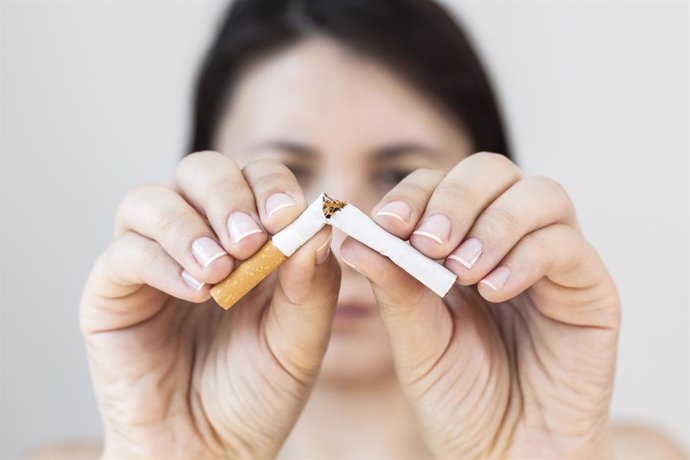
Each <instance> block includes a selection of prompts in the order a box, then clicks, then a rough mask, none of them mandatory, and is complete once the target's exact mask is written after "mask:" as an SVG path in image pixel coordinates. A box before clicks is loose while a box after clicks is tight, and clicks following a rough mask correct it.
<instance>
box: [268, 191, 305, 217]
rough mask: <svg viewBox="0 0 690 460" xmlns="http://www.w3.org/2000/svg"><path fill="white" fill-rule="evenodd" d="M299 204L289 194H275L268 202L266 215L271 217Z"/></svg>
mask: <svg viewBox="0 0 690 460" xmlns="http://www.w3.org/2000/svg"><path fill="white" fill-rule="evenodd" d="M296 204H297V202H296V201H295V199H294V198H293V197H291V196H290V195H288V194H287V193H274V194H273V195H271V196H270V197H268V200H266V215H267V216H268V217H271V216H272V215H273V214H275V213H276V212H278V211H280V210H281V209H285V208H287V207H290V206H294V205H296Z"/></svg>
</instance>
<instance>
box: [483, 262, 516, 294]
mask: <svg viewBox="0 0 690 460" xmlns="http://www.w3.org/2000/svg"><path fill="white" fill-rule="evenodd" d="M508 276H510V268H508V267H506V266H505V265H501V266H500V267H498V268H497V269H495V270H494V271H492V272H491V273H489V275H488V276H487V277H486V278H484V279H483V280H481V281H480V282H479V284H481V283H484V284H486V285H487V286H489V287H490V288H491V289H493V290H494V291H498V290H499V289H501V288H502V287H503V285H505V284H506V281H507V280H508Z"/></svg>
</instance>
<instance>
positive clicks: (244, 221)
mask: <svg viewBox="0 0 690 460" xmlns="http://www.w3.org/2000/svg"><path fill="white" fill-rule="evenodd" d="M228 231H229V232H230V239H231V240H232V242H233V243H239V242H240V241H242V240H243V239H244V238H246V237H248V236H249V235H253V234H255V233H261V228H260V227H259V224H257V223H256V222H255V221H254V219H252V217H251V216H250V215H249V214H247V213H245V212H233V213H232V214H230V217H229V218H228Z"/></svg>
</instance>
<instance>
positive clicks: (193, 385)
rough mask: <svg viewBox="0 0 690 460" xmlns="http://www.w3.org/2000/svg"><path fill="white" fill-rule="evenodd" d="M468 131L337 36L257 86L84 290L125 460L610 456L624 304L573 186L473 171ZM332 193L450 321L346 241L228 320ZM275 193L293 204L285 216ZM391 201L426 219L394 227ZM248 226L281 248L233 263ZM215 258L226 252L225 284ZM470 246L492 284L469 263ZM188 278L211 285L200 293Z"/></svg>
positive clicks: (98, 378) (137, 212)
mask: <svg viewBox="0 0 690 460" xmlns="http://www.w3.org/2000/svg"><path fill="white" fill-rule="evenodd" d="M458 126H460V125H459V124H458V123H456V122H454V120H453V119H452V117H451V116H450V115H449V114H448V113H446V112H445V111H444V110H443V109H442V108H441V107H439V106H438V105H436V104H435V103H434V102H433V101H432V100H430V99H429V98H428V97H426V96H425V95H424V94H422V93H421V92H419V91H418V90H417V89H416V88H414V87H412V86H410V85H408V84H407V83H406V82H405V81H404V80H402V79H401V78H400V77H399V76H398V75H397V74H395V72H393V71H392V70H391V69H388V68H386V67H385V66H383V65H382V64H380V63H378V62H376V61H374V60H371V59H370V58H368V57H366V56H362V55H357V54H355V53H353V52H351V51H349V50H348V49H346V48H343V47H341V46H340V45H338V44H337V43H334V42H332V41H330V40H328V39H325V38H314V39H310V40H307V41H305V42H303V43H301V44H298V45H296V46H294V47H291V48H289V49H287V50H285V51H282V52H280V54H277V55H273V56H269V57H266V58H264V59H262V60H259V61H257V62H255V63H254V64H252V65H250V66H248V67H247V68H246V69H245V71H244V73H243V75H242V76H241V78H240V80H239V82H238V85H237V86H236V88H235V91H234V95H233V98H232V101H231V103H229V104H228V106H227V109H226V112H225V116H224V117H223V119H222V121H221V123H220V126H219V127H218V131H217V136H216V140H215V145H216V149H217V152H200V153H196V154H193V155H190V156H188V157H187V158H185V159H184V160H183V161H182V162H181V163H180V165H179V167H178V170H177V173H176V177H175V181H174V185H173V186H172V187H165V186H161V185H144V186H140V187H137V188H135V189H133V190H132V191H130V192H129V193H128V195H127V196H126V197H125V198H124V200H123V202H122V204H121V206H120V208H119V210H118V214H117V225H116V227H117V228H116V235H115V239H114V241H113V243H112V244H111V246H110V247H109V248H108V249H107V250H106V251H105V252H104V253H103V255H102V256H101V257H100V258H99V259H98V261H97V262H96V264H95V266H94V269H93V271H92V273H91V276H90V278H89V280H88V282H87V285H86V287H85V290H84V294H83V298H82V305H81V326H82V330H83V334H84V337H85V341H86V344H87V348H88V352H89V358H90V363H91V370H92V375H93V381H94V387H95V390H96V395H97V399H98V403H99V407H100V410H101V414H102V416H103V419H104V423H105V453H104V456H105V457H106V458H109V457H148V458H151V457H155V458H217V457H251V458H265V457H274V456H276V455H278V454H280V455H281V456H283V457H302V458H303V457H304V456H305V455H307V454H308V455H310V456H312V457H334V456H338V457H350V456H358V457H371V458H382V457H388V458H393V457H394V458H405V457H416V458H420V457H428V456H432V455H433V456H438V457H444V458H446V457H452V458H468V457H483V458H494V457H506V458H598V457H611V456H612V455H613V454H614V452H613V450H612V443H611V436H610V424H609V404H610V401H611V392H612V387H613V377H614V369H615V358H616V347H617V337H618V327H619V321H620V302H619V298H618V294H617V291H616V287H615V285H614V283H613V281H612V279H611V277H610V276H609V274H608V272H607V270H606V268H605V266H604V264H603V263H602V261H601V259H600V257H599V255H598V254H597V252H596V251H595V250H594V248H592V246H591V245H590V244H589V243H588V242H587V241H586V239H585V238H584V237H583V235H582V233H581V231H580V228H579V225H578V223H577V220H576V216H575V211H574V207H573V204H572V202H571V200H570V199H569V197H568V195H567V193H566V192H565V191H564V190H563V188H562V187H561V186H560V185H559V184H558V183H556V182H555V181H553V180H552V179H548V178H544V177H525V176H524V174H523V173H522V172H521V171H520V169H519V168H518V167H517V166H516V165H515V164H513V163H512V162H510V161H508V160H507V159H506V158H505V157H503V156H500V155H496V154H493V153H485V152H483V153H474V148H473V146H472V142H471V139H470V137H469V136H468V135H467V134H466V133H465V132H464V131H463V130H462V128H459V127H458ZM324 190H325V191H327V193H329V194H330V195H331V196H334V197H336V198H339V199H343V200H346V201H350V202H352V203H354V204H355V205H357V206H358V207H359V208H360V209H362V210H364V211H366V212H370V214H371V216H372V218H374V220H376V222H377V223H379V224H380V225H381V226H383V227H384V228H386V229H387V230H388V231H390V232H391V233H394V234H396V235H397V236H399V237H401V238H403V239H409V241H410V244H412V245H413V246H414V247H416V248H417V249H418V250H420V251H421V252H423V253H424V254H426V255H428V256H429V257H432V258H435V259H442V260H443V263H444V264H445V265H446V267H448V268H449V269H451V270H452V271H454V272H455V273H457V274H458V283H457V285H456V286H455V287H454V288H452V290H451V292H450V293H449V294H448V295H447V296H446V298H445V299H441V298H439V297H437V296H435V295H434V294H433V293H431V292H430V291H428V290H427V289H426V288H425V287H424V286H422V285H421V284H419V283H418V282H416V281H415V280H414V279H413V278H411V277H410V276H409V275H408V274H406V273H405V272H404V271H403V270H401V269H399V268H398V267H397V266H395V265H394V264H392V263H391V262H390V261H389V260H388V259H386V258H385V257H383V256H381V255H379V254H377V253H375V252H374V251H372V250H370V249H368V248H367V247H365V246H363V245H362V244H360V243H358V242H356V241H354V240H351V239H349V238H345V237H344V236H343V235H341V234H339V233H338V232H335V231H333V234H332V236H331V233H330V232H331V230H329V229H328V228H326V229H324V230H322V231H321V232H320V233H319V234H318V235H317V236H315V237H314V238H313V239H312V240H311V241H310V242H308V243H307V244H306V245H305V246H304V247H302V248H301V249H300V250H298V251H297V253H295V255H294V256H293V257H291V258H290V259H289V260H288V261H287V262H286V263H285V264H284V265H282V266H281V267H280V269H279V270H278V271H277V273H275V274H274V275H275V276H271V277H270V278H269V279H267V280H266V282H264V283H262V285H261V286H260V287H259V288H257V289H255V290H254V291H252V292H251V293H250V294H249V295H248V296H247V297H245V298H244V299H243V300H242V301H241V302H240V303H239V304H238V305H236V306H235V307H233V308H232V309H231V310H229V311H227V312H225V311H223V310H222V309H220V308H219V307H217V306H216V305H215V304H214V302H213V301H209V298H210V295H209V286H208V285H209V284H213V283H215V282H218V281H220V280H221V279H223V278H224V277H225V276H227V275H228V274H229V273H230V272H231V270H232V269H233V267H234V266H236V265H237V264H238V263H239V261H241V260H243V259H246V258H247V257H249V256H251V255H252V254H253V253H254V252H256V251H257V250H258V249H259V248H260V247H261V246H262V245H263V244H264V243H265V242H266V241H267V238H268V234H273V233H275V232H277V231H278V230H280V229H281V228H283V227H284V226H286V225H287V224H288V223H290V222H291V221H292V220H293V219H294V218H295V217H296V216H297V215H299V213H300V212H301V211H302V210H303V209H305V207H306V205H307V203H308V202H309V201H310V200H311V199H313V198H314V197H315V196H316V195H318V193H320V192H321V191H324ZM276 192H281V193H287V194H288V195H290V196H292V197H293V198H294V199H295V204H294V205H292V206H287V207H284V208H282V209H281V210H279V211H277V212H276V213H275V214H272V215H271V216H270V217H269V215H268V213H267V211H266V209H265V205H266V203H267V200H268V197H269V196H271V195H272V194H273V193H276ZM391 202H403V203H405V204H407V206H408V208H409V215H404V213H401V212H400V209H399V208H398V209H397V213H398V215H397V216H396V215H393V214H391V213H386V212H384V213H383V214H378V213H379V212H380V211H381V210H382V209H383V208H384V207H385V206H386V205H387V204H388V203H391ZM235 211H243V212H246V213H247V214H249V215H250V216H252V217H253V218H254V219H255V221H256V222H258V223H260V225H261V228H262V231H261V232H259V233H254V234H252V235H250V236H247V237H246V238H244V239H243V240H241V241H240V242H238V243H236V242H233V241H232V240H231V238H230V235H229V233H228V229H227V225H226V222H227V219H228V216H229V215H230V214H231V213H233V212H235ZM433 215H444V216H446V217H447V219H448V223H449V231H448V233H447V235H444V236H443V238H442V239H441V242H440V243H439V242H438V241H436V240H435V239H434V238H431V237H429V236H428V235H426V234H425V233H417V234H415V233H414V232H415V230H417V229H418V228H419V227H420V226H421V225H422V223H423V222H424V221H425V219H426V218H427V217H429V216H433ZM437 229H438V227H437ZM200 237H208V238H211V239H213V240H215V241H217V243H218V244H219V245H220V246H221V247H222V248H223V250H224V251H225V253H226V254H225V255H222V256H221V257H219V258H217V259H216V260H214V261H213V262H212V263H211V264H210V265H209V266H208V267H205V268H204V267H202V266H200V265H199V264H198V263H197V261H196V260H195V258H194V256H193V253H192V245H193V242H194V241H195V240H197V239H198V238H200ZM471 237H474V238H477V239H479V240H480V241H481V242H482V244H483V251H482V254H481V256H480V257H479V258H478V259H477V260H476V262H475V263H474V265H473V266H472V267H471V268H467V267H466V266H464V265H463V264H461V263H460V262H458V261H457V260H453V259H448V256H449V255H452V254H455V253H456V250H457V248H458V246H459V245H461V244H462V243H463V242H464V241H466V240H467V239H468V238H471ZM331 239H332V246H333V251H332V253H331V252H330V251H328V248H329V247H330V246H331ZM499 267H508V268H509V270H510V273H509V275H508V277H507V279H506V280H505V284H503V285H500V283H499V282H498V280H497V279H496V278H495V276H496V274H497V273H499V274H502V275H505V273H506V272H505V270H506V269H505V268H499ZM183 269H184V270H186V271H187V272H188V273H189V274H190V275H191V276H193V277H194V278H196V279H197V280H199V281H202V282H204V283H207V284H206V285H204V286H203V288H201V290H199V291H195V290H193V289H191V288H190V287H188V286H187V284H185V282H184V281H183V279H182V277H181V272H182V270H183ZM496 270H499V271H498V272H497V271H496ZM482 280H488V281H489V283H487V282H482ZM491 285H494V286H496V287H497V289H496V290H494V289H492V287H491ZM307 401H309V403H308V404H307ZM305 404H306V408H305ZM300 414H301V417H300ZM298 417H299V423H297V420H298ZM286 439H287V441H286Z"/></svg>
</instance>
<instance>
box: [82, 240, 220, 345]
mask: <svg viewBox="0 0 690 460" xmlns="http://www.w3.org/2000/svg"><path fill="white" fill-rule="evenodd" d="M149 286H150V287H151V288H154V289H153V290H151V292H150V293H149V295H150V296H151V299H150V300H151V301H150V302H142V303H137V306H136V308H132V309H128V310H123V307H126V306H128V305H129V304H130V303H128V302H122V301H121V300H122V299H124V298H126V297H127V296H129V295H131V294H133V293H135V292H139V291H140V290H141V289H142V287H144V288H146V287H149ZM166 295H170V296H173V297H176V298H178V299H182V300H186V301H189V302H194V303H200V302H204V301H206V300H208V299H209V297H210V294H209V288H208V286H206V285H204V284H203V283H201V282H200V281H198V280H196V279H194V278H193V277H191V276H190V275H189V274H188V273H186V272H185V271H184V269H183V268H182V267H181V266H180V265H179V264H178V263H177V262H176V261H175V260H174V259H173V258H172V257H170V255H169V254H168V253H167V252H166V251H165V250H164V249H163V248H162V247H161V246H160V244H158V243H156V242H155V241H153V240H150V239H148V238H146V237H144V236H141V235H139V234H136V233H134V232H125V233H124V234H122V235H121V236H120V237H118V238H117V239H115V240H114V241H113V243H112V244H111V245H110V246H109V247H108V249H107V250H106V251H105V252H104V253H103V254H102V255H101V256H100V257H99V258H98V260H97V261H96V264H95V266H94V270H93V271H92V272H91V275H90V279H89V281H88V282H87V284H86V289H85V293H84V299H85V302H83V303H82V305H83V306H84V310H83V312H82V313H83V314H82V321H83V324H84V325H85V330H86V331H87V332H95V331H97V330H103V329H118V328H123V327H128V326H131V325H133V324H138V323H140V322H142V321H144V320H146V319H148V318H150V317H152V316H153V315H155V314H156V313H157V311H158V310H159V309H160V308H161V306H162V305H163V302H162V301H161V302H156V301H154V298H155V297H157V296H162V297H164V296H166ZM110 299H113V301H112V302H111V301H109V300H110Z"/></svg>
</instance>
